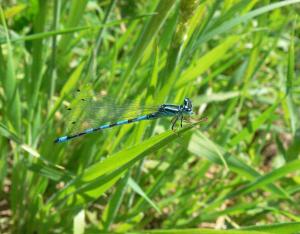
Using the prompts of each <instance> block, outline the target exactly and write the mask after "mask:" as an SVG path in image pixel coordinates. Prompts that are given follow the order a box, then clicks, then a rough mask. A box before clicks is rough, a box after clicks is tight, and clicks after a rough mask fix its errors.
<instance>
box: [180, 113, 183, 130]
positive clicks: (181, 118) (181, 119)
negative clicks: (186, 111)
mask: <svg viewBox="0 0 300 234" xmlns="http://www.w3.org/2000/svg"><path fill="white" fill-rule="evenodd" d="M182 121H183V115H182V116H181V117H180V126H181V127H182Z"/></svg>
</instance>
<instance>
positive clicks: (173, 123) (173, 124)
mask: <svg viewBox="0 0 300 234" xmlns="http://www.w3.org/2000/svg"><path fill="white" fill-rule="evenodd" d="M177 120H178V115H177V116H176V117H174V118H173V120H172V130H174V126H175V124H176V122H177Z"/></svg>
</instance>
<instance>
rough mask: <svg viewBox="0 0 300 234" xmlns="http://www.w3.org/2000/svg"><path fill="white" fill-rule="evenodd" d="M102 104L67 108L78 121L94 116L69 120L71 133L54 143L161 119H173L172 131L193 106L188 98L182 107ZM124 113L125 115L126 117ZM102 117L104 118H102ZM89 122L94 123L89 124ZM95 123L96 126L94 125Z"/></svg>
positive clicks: (188, 114)
mask: <svg viewBox="0 0 300 234" xmlns="http://www.w3.org/2000/svg"><path fill="white" fill-rule="evenodd" d="M81 101H82V102H84V103H86V102H87V103H88V102H89V100H87V99H85V98H82V99H81ZM102 102H103V104H102V106H101V105H95V104H93V105H94V106H96V109H95V108H94V107H93V109H91V108H90V105H87V107H88V108H77V110H72V108H68V110H69V111H74V112H75V113H77V117H75V118H79V119H80V117H83V118H82V119H84V115H86V114H89V112H92V113H94V116H93V118H91V117H90V116H89V119H88V120H83V121H82V122H81V123H79V122H78V121H72V120H69V121H71V124H72V125H73V126H74V128H73V133H72V134H70V135H66V136H62V137H58V138H57V139H55V141H54V142H55V143H62V142H66V141H69V140H71V139H74V138H77V137H80V136H83V135H86V134H89V133H93V132H97V131H101V130H104V129H108V128H112V127H116V126H120V125H124V124H130V123H134V122H139V121H143V120H154V119H158V118H163V117H172V118H173V119H172V129H174V126H175V124H176V122H177V121H178V120H180V125H181V127H182V122H183V119H184V117H185V116H191V115H192V114H193V104H192V101H191V100H190V99H189V98H184V100H183V103H182V105H174V104H162V105H159V106H156V107H153V106H152V107H143V108H140V107H138V106H133V105H119V106H116V107H113V106H111V104H110V103H107V102H105V99H104V100H102ZM93 105H92V106H93ZM130 109H131V110H130ZM128 110H130V111H131V114H130V115H129V114H128V113H129V111H128ZM124 113H127V115H126V114H124ZM97 115H98V116H97ZM101 116H102V117H101ZM103 116H105V117H104V118H103ZM129 116H134V117H131V118H129ZM126 117H127V118H126ZM114 119H115V121H114ZM96 120H98V121H96ZM91 121H94V122H92V124H90V122H91ZM82 123H83V124H82ZM96 123H97V124H98V125H96ZM78 125H82V126H83V127H81V129H78V128H77V131H76V126H78ZM84 126H85V127H84ZM89 126H92V127H89ZM88 127H89V128H88ZM74 129H75V130H74Z"/></svg>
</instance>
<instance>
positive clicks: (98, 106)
mask: <svg viewBox="0 0 300 234" xmlns="http://www.w3.org/2000/svg"><path fill="white" fill-rule="evenodd" d="M158 108H159V105H153V106H147V107H145V106H140V105H138V104H137V103H134V102H132V101H130V102H129V103H128V102H126V103H123V104H120V103H117V102H116V101H115V100H113V99H112V98H109V97H107V96H104V95H96V96H95V95H92V96H91V94H90V93H87V92H82V91H80V92H78V93H77V95H76V97H75V98H74V99H73V100H71V102H70V105H69V106H68V107H66V111H65V114H64V119H65V123H66V126H67V132H68V133H77V132H81V131H83V130H85V129H88V128H95V127H99V126H101V125H103V124H107V123H114V122H116V121H119V120H126V119H131V118H135V117H138V116H141V115H145V114H150V113H153V112H156V111H157V110H158Z"/></svg>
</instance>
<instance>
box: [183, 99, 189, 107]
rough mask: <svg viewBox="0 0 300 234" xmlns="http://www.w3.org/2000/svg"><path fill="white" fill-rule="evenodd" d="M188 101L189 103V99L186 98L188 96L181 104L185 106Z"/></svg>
mask: <svg viewBox="0 0 300 234" xmlns="http://www.w3.org/2000/svg"><path fill="white" fill-rule="evenodd" d="M188 103H189V99H188V98H185V99H184V101H183V104H184V105H185V106H187V105H188Z"/></svg>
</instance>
